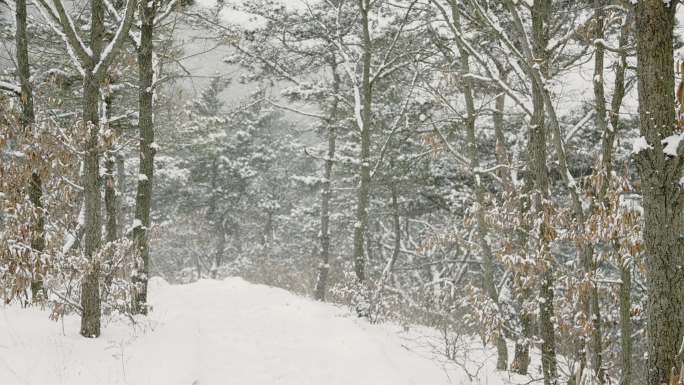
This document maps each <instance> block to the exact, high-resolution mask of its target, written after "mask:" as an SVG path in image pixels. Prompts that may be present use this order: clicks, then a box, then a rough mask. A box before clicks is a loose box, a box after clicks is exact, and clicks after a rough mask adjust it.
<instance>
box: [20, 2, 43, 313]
mask: <svg viewBox="0 0 684 385" xmlns="http://www.w3.org/2000/svg"><path fill="white" fill-rule="evenodd" d="M15 17H16V56H17V70H18V71H17V72H18V75H19V85H20V87H21V95H20V103H21V117H20V119H21V120H20V122H21V125H22V126H23V128H24V130H25V131H26V133H27V134H29V133H33V124H34V122H35V112H34V109H33V89H32V87H31V69H30V66H29V55H28V33H27V30H26V27H27V23H26V0H17V1H16V9H15ZM28 195H29V200H30V201H31V204H32V205H33V216H34V222H33V228H32V229H31V232H32V234H31V249H32V255H33V269H32V270H33V272H32V273H33V276H32V279H31V293H32V300H33V302H36V301H39V300H40V299H41V294H42V293H43V274H44V266H43V263H42V259H41V258H42V256H41V254H42V252H43V251H44V250H45V213H44V212H43V202H42V197H43V182H42V180H41V177H40V173H39V171H37V170H32V171H31V177H30V179H29V181H28Z"/></svg>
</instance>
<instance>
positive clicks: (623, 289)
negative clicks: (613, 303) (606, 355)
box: [601, 16, 632, 385]
mask: <svg viewBox="0 0 684 385" xmlns="http://www.w3.org/2000/svg"><path fill="white" fill-rule="evenodd" d="M631 24H632V18H631V17H630V16H627V17H626V20H625V21H624V23H623V25H622V30H621V31H620V42H619V46H618V49H620V50H622V51H621V53H620V57H619V60H618V62H617V63H616V67H615V85H614V90H613V99H612V100H611V112H610V125H611V128H612V130H606V131H605V135H604V136H603V142H604V143H603V151H604V152H603V156H602V162H603V168H604V173H605V175H606V178H609V177H610V174H611V172H612V165H613V163H612V155H613V154H612V149H613V142H614V141H615V134H616V133H617V131H618V129H619V123H620V115H619V112H620V107H621V106H622V99H623V98H624V96H625V69H626V68H627V53H626V48H627V45H628V43H629V35H630V33H631V32H630V31H631V28H632V26H631ZM607 188H608V183H603V187H602V189H601V196H602V197H604V200H605V199H606V190H607ZM605 204H606V205H608V203H607V202H606V203H605ZM616 248H617V247H616ZM620 278H621V281H622V284H621V285H620V348H621V355H620V363H621V365H620V367H621V369H622V373H621V376H620V385H631V382H632V313H631V308H632V301H631V291H632V266H631V264H629V263H625V261H620Z"/></svg>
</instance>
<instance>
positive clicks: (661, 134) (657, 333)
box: [635, 0, 684, 385]
mask: <svg viewBox="0 0 684 385" xmlns="http://www.w3.org/2000/svg"><path fill="white" fill-rule="evenodd" d="M677 3H678V2H676V1H671V2H663V1H661V0H641V1H639V2H637V3H636V5H635V17H636V19H635V21H636V28H635V31H636V41H637V63H638V66H637V78H638V89H639V123H640V125H639V126H640V127H639V128H640V131H641V135H642V136H643V137H644V138H645V139H646V142H647V143H648V144H649V145H650V146H651V148H650V149H645V150H642V151H640V152H639V153H638V154H636V156H635V158H636V164H637V168H638V170H639V175H640V177H641V190H642V195H643V208H644V214H643V215H644V228H643V239H644V246H645V254H646V255H645V257H646V261H645V262H646V263H645V266H646V281H647V282H646V283H647V284H646V287H647V291H648V302H647V322H646V324H647V326H646V331H647V335H648V361H647V373H646V383H647V384H648V385H660V384H681V383H682V382H681V379H680V378H679V370H680V367H681V358H679V359H678V357H677V355H678V350H679V347H680V345H681V344H682V334H683V333H684V310H683V309H684V269H683V265H684V262H683V259H682V258H683V257H682V256H683V255H684V247H682V246H683V243H682V239H681V233H682V229H683V226H682V195H681V192H682V191H681V187H680V185H679V180H680V178H681V174H682V157H681V155H682V151H681V150H682V148H681V147H682V146H681V145H680V146H679V147H680V148H678V150H677V156H670V155H668V154H665V153H664V152H663V149H664V147H663V146H664V144H663V142H662V141H663V139H666V138H668V137H670V136H671V135H673V134H675V127H676V126H675V119H676V118H675V94H674V88H675V83H674V62H673V60H674V59H673V57H674V53H673V43H674V40H673V39H674V37H673V29H674V25H675V20H674V19H675V10H676V5H677ZM677 129H678V131H679V129H680V127H677ZM677 134H678V132H677Z"/></svg>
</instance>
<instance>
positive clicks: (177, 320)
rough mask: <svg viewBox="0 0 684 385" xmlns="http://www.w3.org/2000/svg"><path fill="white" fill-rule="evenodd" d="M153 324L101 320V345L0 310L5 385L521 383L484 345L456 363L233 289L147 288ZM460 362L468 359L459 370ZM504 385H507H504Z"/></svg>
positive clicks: (380, 332) (416, 339)
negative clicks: (499, 369) (501, 369)
mask: <svg viewBox="0 0 684 385" xmlns="http://www.w3.org/2000/svg"><path fill="white" fill-rule="evenodd" d="M150 285H151V287H150V292H151V300H150V302H151V305H152V306H153V308H152V311H151V313H150V316H149V317H147V318H141V319H140V320H138V322H137V323H136V324H135V325H133V326H132V325H131V322H130V321H129V320H126V319H112V318H109V319H107V321H106V323H105V324H104V325H103V326H104V328H103V334H102V336H101V337H100V338H99V339H92V340H89V339H84V338H83V337H81V336H79V334H78V329H79V322H80V321H79V318H78V317H77V316H74V315H72V316H67V317H65V318H64V319H63V320H60V321H58V322H53V321H50V320H49V319H48V315H49V311H48V310H38V309H21V308H19V307H18V306H7V307H4V308H0V384H3V385H15V384H17V385H20V384H21V385H23V384H31V385H48V384H50V385H58V384H69V385H109V384H116V385H119V384H121V385H123V384H129V385H157V384H158V385H176V384H177V385H210V384H211V385H214V384H215V385H262V384H263V385H278V384H280V385H309V384H311V385H338V384H339V385H343V384H344V385H347V384H354V385H409V384H416V385H417V384H420V385H441V384H482V385H498V384H509V383H528V382H529V381H530V378H529V377H520V378H518V379H511V378H508V374H507V373H506V372H496V371H495V370H494V369H493V367H494V365H495V361H496V358H495V356H494V355H493V352H491V351H490V350H489V349H483V348H482V344H481V343H475V342H473V343H471V344H469V345H470V346H466V347H465V348H464V350H463V352H462V353H461V354H462V357H464V360H459V359H457V360H456V361H460V362H458V363H455V362H453V361H449V360H446V359H445V358H443V356H442V355H441V354H440V353H439V350H440V349H443V348H441V347H440V346H441V341H440V338H441V337H440V335H439V333H437V332H436V331H431V330H429V329H424V328H411V329H410V330H409V331H408V332H406V331H404V330H403V329H402V328H401V327H399V326H398V325H395V324H391V323H388V324H381V325H371V324H369V323H368V322H367V321H366V320H364V319H358V318H356V317H355V316H354V315H353V314H351V313H350V312H349V311H347V310H346V309H344V308H340V307H336V306H333V305H330V304H323V303H318V302H315V301H312V300H309V299H307V298H303V297H298V296H296V295H293V294H290V293H288V292H286V291H284V290H280V289H275V288H270V287H267V286H262V285H253V284H250V283H248V282H246V281H244V280H242V279H239V278H229V279H226V280H224V281H210V280H203V281H199V282H196V283H193V284H189V285H183V286H175V285H169V284H167V283H166V282H164V281H163V280H161V279H159V278H155V279H154V280H153V281H152V282H151V284H150ZM466 358H467V360H466ZM504 377H506V378H504Z"/></svg>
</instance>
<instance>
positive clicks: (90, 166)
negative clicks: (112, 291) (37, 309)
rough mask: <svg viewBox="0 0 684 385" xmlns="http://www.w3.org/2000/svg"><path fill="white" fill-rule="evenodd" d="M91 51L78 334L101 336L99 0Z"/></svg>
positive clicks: (101, 10)
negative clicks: (85, 261)
mask: <svg viewBox="0 0 684 385" xmlns="http://www.w3.org/2000/svg"><path fill="white" fill-rule="evenodd" d="M90 6H91V10H90V12H91V19H90V23H91V30H90V49H91V50H92V53H93V56H92V59H93V60H92V63H91V66H89V67H87V68H85V74H84V76H83V122H84V124H85V126H86V142H85V151H84V152H85V155H84V157H85V160H84V166H85V172H84V181H83V187H84V193H85V225H84V240H85V242H84V249H85V255H86V257H87V258H88V260H89V262H90V265H89V267H88V271H87V272H86V274H85V276H84V277H83V283H82V285H81V307H82V308H83V313H82V314H81V335H82V336H84V337H89V338H93V337H99V336H100V282H99V281H100V261H99V258H98V256H97V252H98V251H99V248H100V242H101V239H102V229H101V227H100V226H101V218H100V216H101V212H100V206H101V202H100V201H101V198H102V197H101V194H100V153H99V148H98V140H99V132H100V116H99V111H98V104H99V102H100V82H99V79H97V77H96V76H95V73H94V65H95V63H97V62H98V61H99V60H100V54H101V52H102V42H103V38H104V32H105V29H104V6H103V4H102V0H91V2H90Z"/></svg>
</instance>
